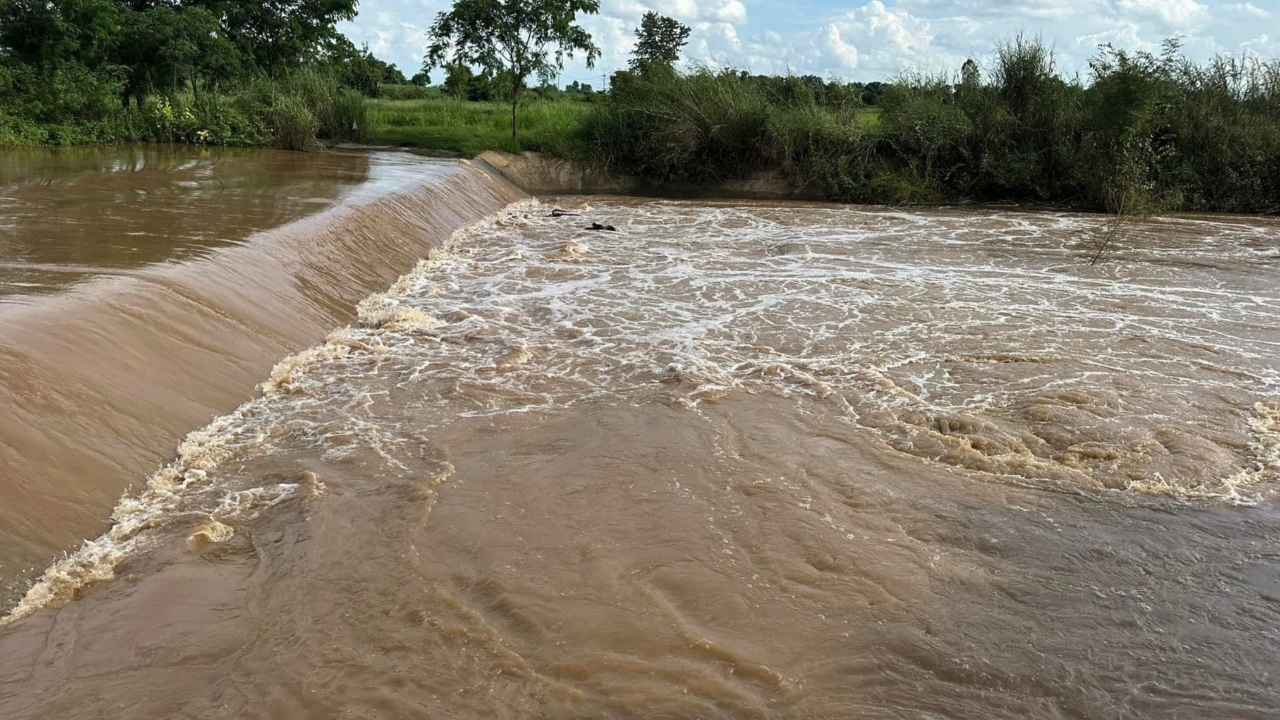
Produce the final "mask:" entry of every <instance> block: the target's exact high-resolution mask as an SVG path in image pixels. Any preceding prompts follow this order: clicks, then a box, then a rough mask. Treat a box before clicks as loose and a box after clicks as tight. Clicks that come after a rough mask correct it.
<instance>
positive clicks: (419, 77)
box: [409, 71, 431, 87]
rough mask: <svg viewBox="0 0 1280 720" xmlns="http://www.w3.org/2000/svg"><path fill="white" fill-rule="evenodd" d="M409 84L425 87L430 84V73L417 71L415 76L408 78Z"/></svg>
mask: <svg viewBox="0 0 1280 720" xmlns="http://www.w3.org/2000/svg"><path fill="white" fill-rule="evenodd" d="M409 83H410V84H412V85H417V86H418V87H426V86H428V85H430V84H431V73H429V72H423V71H418V73H417V74H415V75H414V76H413V77H411V78H409Z"/></svg>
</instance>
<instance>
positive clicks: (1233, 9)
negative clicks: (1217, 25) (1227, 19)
mask: <svg viewBox="0 0 1280 720" xmlns="http://www.w3.org/2000/svg"><path fill="white" fill-rule="evenodd" d="M1222 9H1223V10H1225V11H1226V12H1228V13H1231V14H1233V15H1239V16H1240V17H1246V18H1255V19H1262V20H1265V19H1267V18H1269V17H1271V12H1270V11H1269V10H1263V9H1262V8H1260V7H1258V6H1257V5H1254V4H1253V3H1236V4H1234V5H1223V6H1222Z"/></svg>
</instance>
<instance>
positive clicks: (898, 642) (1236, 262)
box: [0, 156, 1280, 719]
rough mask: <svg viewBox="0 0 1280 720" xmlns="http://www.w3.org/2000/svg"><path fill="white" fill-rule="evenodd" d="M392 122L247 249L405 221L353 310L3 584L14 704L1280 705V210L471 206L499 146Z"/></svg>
mask: <svg viewBox="0 0 1280 720" xmlns="http://www.w3.org/2000/svg"><path fill="white" fill-rule="evenodd" d="M379 162H383V163H387V164H389V165H390V166H394V167H395V168H397V169H395V170H394V171H388V172H390V173H391V174H392V175H394V177H395V178H397V180H396V183H395V185H394V187H390V188H387V189H384V190H380V191H378V192H372V191H371V190H370V189H369V188H367V187H366V186H365V185H362V186H361V187H364V188H365V190H362V191H361V192H363V193H366V194H367V195H366V199H365V200H361V201H359V203H363V204H355V205H351V204H344V203H347V201H345V200H341V201H338V203H337V205H336V206H335V207H336V208H338V209H337V210H330V211H326V212H327V213H329V214H327V215H321V216H319V217H313V218H312V219H311V220H306V221H303V222H301V223H294V224H291V225H286V226H285V230H284V231H270V233H268V234H267V235H266V236H262V235H258V236H254V239H251V240H248V241H246V242H245V243H243V244H241V245H237V246H236V247H235V248H233V249H238V248H247V249H252V248H255V247H258V248H259V249H258V250H257V252H259V253H263V252H265V250H264V249H263V248H268V247H274V246H275V242H276V241H275V240H271V239H270V238H274V237H275V236H276V233H278V232H284V233H285V235H286V236H287V237H288V238H295V239H296V240H292V241H290V242H291V243H292V244H290V242H287V243H285V244H288V245H289V247H290V248H291V250H290V252H292V253H294V255H293V257H300V258H313V262H314V263H315V264H316V265H320V264H321V258H323V259H324V260H325V261H327V263H328V264H326V267H331V266H332V265H337V266H339V267H347V266H348V265H343V263H344V262H345V263H349V264H358V263H359V262H372V261H373V258H374V257H375V256H377V258H378V261H379V262H381V263H383V264H382V265H380V267H392V266H394V265H396V264H397V263H400V264H401V267H400V270H402V271H403V270H409V266H410V265H411V264H412V263H411V262H403V263H402V262H401V260H402V259H404V258H407V257H410V256H412V255H414V254H416V255H418V256H425V259H423V260H422V261H421V262H419V263H418V264H417V266H416V267H415V268H413V269H412V270H409V272H407V274H405V275H403V276H402V277H400V279H399V280H397V281H395V282H394V284H392V285H391V286H390V288H389V289H385V290H384V291H383V292H377V293H374V294H372V295H369V294H368V293H369V292H371V291H372V289H374V288H373V287H370V286H376V285H377V284H378V282H381V283H382V288H385V287H386V284H387V283H388V282H390V278H387V279H385V280H381V281H379V280H378V279H376V277H381V275H380V274H379V273H369V277H368V280H367V281H366V282H364V283H363V284H358V283H349V282H346V281H343V280H341V279H340V278H321V277H316V278H314V279H313V280H312V281H311V284H310V285H309V286H310V287H313V288H314V287H316V286H320V287H324V288H328V289H329V292H337V290H335V288H338V287H342V288H343V290H344V294H343V295H342V298H343V299H342V300H335V301H333V302H332V303H331V304H330V305H329V306H327V307H333V308H338V309H334V310H333V311H332V319H331V320H329V325H330V326H331V327H332V326H338V325H341V324H342V323H343V322H344V321H345V320H347V319H348V318H350V319H352V320H353V321H352V322H351V323H350V324H349V325H346V326H344V327H340V328H338V329H336V330H334V331H333V332H331V333H330V334H329V335H328V337H327V339H326V340H325V341H324V342H323V343H321V344H318V345H314V346H312V347H309V348H306V349H302V348H303V347H304V346H305V345H306V341H304V340H299V341H295V342H292V343H280V344H279V345H280V346H289V347H288V349H289V350H294V351H295V352H293V354H291V355H288V356H287V357H285V358H284V359H283V360H281V361H280V362H278V363H277V364H276V365H275V367H274V368H273V369H271V370H270V372H269V373H268V372H266V370H265V368H264V369H263V370H262V371H261V372H260V373H259V375H258V378H257V379H261V380H263V381H262V383H261V384H260V385H259V387H258V390H257V392H256V393H255V394H253V395H252V397H251V399H248V400H247V401H246V402H244V403H243V404H242V405H240V406H239V407H238V408H235V409H234V410H231V408H229V407H226V408H222V410H224V411H226V410H229V411H230V412H228V413H227V414H225V415H221V416H219V417H217V418H216V419H214V420H213V422H212V423H210V424H209V425H207V426H205V427H203V428H201V429H199V430H196V431H195V432H192V433H191V434H189V435H187V436H186V438H185V439H184V440H183V441H182V442H181V443H180V444H179V445H178V449H177V452H176V454H174V453H170V459H171V462H169V463H168V464H167V465H165V466H164V467H163V468H161V469H160V470H158V471H156V472H155V473H154V474H152V475H151V476H150V479H149V480H148V482H147V484H146V486H145V487H142V488H136V489H135V490H134V492H133V493H132V494H130V495H129V496H128V497H127V498H126V499H125V500H124V501H122V502H121V503H120V504H119V505H117V506H116V508H115V511H114V520H115V522H114V525H113V526H112V527H111V529H110V530H108V531H107V532H106V533H105V534H103V535H102V536H101V537H98V538H97V539H95V540H92V541H90V542H89V543H87V544H86V545H84V546H83V547H82V548H81V549H79V550H78V551H76V552H74V553H72V554H70V555H68V556H67V557H64V558H62V559H60V560H59V561H58V562H56V563H55V564H54V565H53V566H52V567H51V568H50V569H49V570H48V571H47V572H45V574H44V575H43V577H41V578H40V579H39V580H38V581H37V582H36V583H35V584H34V585H33V586H32V588H31V589H30V590H29V591H28V592H27V593H26V594H25V597H24V598H23V599H22V600H21V602H19V603H18V604H16V606H15V609H14V610H13V612H12V613H11V614H10V615H9V623H8V624H7V625H5V626H3V627H0V714H2V715H3V716H4V717H12V718H28V717H30V718H37V717H68V718H72V717H128V718H140V719H146V718H167V717H201V718H212V717H226V718H258V717H261V718H299V719H301V718H317V717H368V718H372V717H388V718H390V717H397V718H434V717H451V718H452V717H507V718H534V717H555V718H579V717H580V718H588V717H589V718H600V717H616V718H629V717H637V718H660V717H672V718H675V717H682V718H683V717H702V718H716V717H723V718H757V717H758V718H863V717H865V718H885V717H901V718H919V717H947V718H998V717H1009V718H1027V717H1036V718H1039V717H1061V718H1086V717H1125V718H1167V717H1196V718H1269V717H1275V716H1276V714H1277V713H1280V690H1278V689H1277V684H1276V683H1275V658H1276V655H1277V651H1278V650H1280V632H1278V631H1277V629H1276V628H1277V624H1278V623H1277V621H1278V620H1280V552H1277V550H1276V549H1275V538H1276V536H1277V531H1280V511H1278V510H1277V505H1276V499H1277V498H1276V493H1277V487H1278V485H1277V480H1280V361H1277V360H1276V354H1277V348H1278V347H1280V322H1277V320H1278V319H1280V262H1277V261H1278V260H1280V254H1278V253H1277V247H1278V243H1277V239H1278V238H1280V224H1277V223H1275V222H1274V221H1268V220H1255V219H1243V218H1226V217H1215V218H1208V217H1181V218H1169V219H1161V220H1154V221H1151V222H1149V223H1146V224H1143V225H1141V226H1139V227H1137V228H1135V229H1134V230H1133V231H1132V232H1129V233H1128V234H1127V235H1126V236H1125V237H1124V238H1123V240H1122V241H1121V242H1120V243H1119V244H1118V245H1117V246H1116V247H1115V248H1114V249H1113V250H1112V251H1109V252H1108V254H1107V255H1106V256H1105V260H1104V262H1103V263H1101V264H1100V265H1098V266H1095V267H1090V266H1088V265H1087V261H1088V257H1089V255H1090V251H1091V250H1092V249H1093V247H1094V244H1095V243H1096V242H1097V241H1098V240H1099V238H1100V237H1101V234H1102V233H1101V230H1100V225H1101V221H1100V219H1099V218H1096V217H1091V216H1085V215H1074V214H1069V213H1030V212H1017V211H1012V210H913V211H901V210H893V211H891V210H886V209H868V208H844V207H833V206H823V205H800V204H792V205H786V204H772V205H768V204H754V203H742V202H696V203H690V202H656V201H634V200H621V199H592V200H589V201H586V200H582V199H572V198H559V199H545V200H542V201H534V200H528V199H523V200H518V201H516V202H514V203H512V204H510V205H507V206H506V207H505V208H504V209H502V210H501V211H500V212H496V213H492V212H491V211H492V210H495V209H497V208H498V207H500V206H502V205H504V204H506V203H507V202H509V201H511V200H514V199H515V197H516V194H515V193H512V192H511V191H509V190H506V189H504V188H502V187H501V186H500V184H498V183H496V181H493V180H491V179H490V178H489V177H488V176H487V175H484V174H483V173H482V172H481V171H480V170H479V169H473V168H466V167H461V166H456V165H447V166H446V165H438V164H432V163H426V162H419V161H411V160H398V161H393V160H388V159H383V160H376V156H375V160H371V167H373V166H376V165H377V164H378V163H379ZM402 165H407V166H409V167H410V168H411V170H405V169H403V167H401V166H402ZM423 177H426V178H428V179H427V180H423V179H422V178H423ZM366 185H367V184H366ZM370 198H371V199H370ZM351 202H356V201H351ZM557 205H558V206H560V207H573V209H574V210H575V211H578V212H581V213H583V217H559V218H552V217H548V215H549V211H550V210H551V208H552V207H555V206H557ZM458 207H464V208H465V210H464V211H461V212H460V211H456V210H454V211H452V212H453V214H447V213H448V212H451V211H450V210H448V209H450V208H458ZM486 207H488V208H489V209H488V210H485V209H484V208H486ZM343 208H346V209H343ZM446 214H447V215H446ZM348 215H350V216H355V217H359V218H360V222H354V221H351V220H349V219H347V218H348ZM482 215H487V217H485V218H484V219H483V220H479V218H480V217H481V216H482ZM476 220H479V221H478V222H475V221H476ZM592 220H599V221H601V222H607V223H609V224H612V225H615V226H617V227H618V228H619V232H616V233H600V232H591V231H588V230H585V229H583V226H584V225H585V224H587V222H590V221H592ZM467 223H469V224H467ZM464 224H467V226H466V227H464V228H462V229H460V230H457V231H456V232H453V233H452V235H451V236H449V239H448V242H442V240H443V237H444V236H445V235H446V234H447V233H444V234H442V230H441V228H445V227H458V226H461V225H464ZM317 237H319V238H322V241H320V242H317V240H316V238H317ZM343 238H351V240H349V241H344V240H342V239H343ZM341 242H347V243H349V244H347V245H345V247H347V248H349V250H347V251H346V252H344V253H337V252H335V251H332V250H326V249H325V248H330V247H332V246H333V245H332V244H333V243H341ZM373 243H379V244H377V245H373ZM317 248H319V249H317ZM228 251H229V250H227V249H219V250H217V251H216V252H214V253H213V255H212V256H206V257H203V258H201V259H196V260H183V261H180V262H177V263H175V264H173V267H170V266H167V265H166V266H165V269H164V272H167V273H175V272H179V271H183V269H188V270H186V272H188V273H189V274H190V276H191V277H193V278H197V279H203V278H205V277H208V276H210V275H211V274H213V273H210V272H209V270H208V268H207V266H208V265H210V264H211V263H216V262H219V258H221V257H222V256H221V255H220V254H219V253H224V252H228ZM392 253H394V254H392ZM335 258H337V260H335ZM229 266H230V265H229ZM155 272H160V271H159V270H156V271H155ZM375 276H376V277H375ZM215 277H216V275H215ZM117 281H118V280H116V279H114V278H113V282H117ZM94 282H96V281H90V282H89V283H88V285H90V286H91V285H92V284H93V283H94ZM326 283H328V284H326ZM287 285H288V283H283V282H281V281H280V280H278V279H275V278H274V277H273V276H263V277H261V278H258V277H256V276H251V277H248V278H243V279H242V280H241V281H240V282H239V283H236V284H235V285H234V288H233V287H231V286H230V285H228V286H227V290H226V293H225V294H224V295H220V296H219V297H221V298H224V300H223V302H230V301H231V300H230V299H231V298H234V297H236V296H237V293H238V294H241V295H249V296H256V295H257V294H259V293H271V295H270V297H271V298H274V297H275V293H278V292H282V290H281V286H287ZM79 287H80V286H73V287H72V288H71V289H70V290H67V291H64V292H66V293H70V296H75V294H76V293H78V292H82V291H81V290H79V289H78V288H79ZM382 288H379V289H382ZM233 289H234V290H235V292H234V293H233V292H232V290H233ZM366 295H367V297H364V299H363V300H360V301H359V303H358V307H357V308H356V310H355V313H354V317H353V316H352V315H346V316H345V317H344V311H342V310H341V309H340V308H341V307H342V303H343V302H348V303H354V302H355V300H356V299H358V297H361V296H366ZM60 297H61V295H59V296H58V298H55V302H56V301H57V300H58V299H59V298H60ZM33 304H34V305H36V306H42V304H44V305H47V304H50V303H49V302H48V301H44V300H40V301H36V302H34V303H33ZM288 307H291V306H288V305H285V304H284V303H283V302H263V303H262V311H261V314H260V315H258V316H255V317H258V318H260V319H259V320H258V322H260V323H264V324H265V323H267V322H270V321H274V322H280V318H281V317H288V316H289V313H290V312H292V311H290V310H288V309H287V308H288ZM347 307H348V308H349V307H350V305H348V306H347ZM346 312H347V313H350V310H347V311H346ZM141 315H142V313H139V316H141ZM105 321H106V320H105V319H100V320H99V321H98V323H99V324H101V323H103V322H105ZM324 321H325V320H324V319H323V318H317V319H316V320H315V322H314V323H313V324H310V325H308V327H309V328H314V327H317V326H319V325H322V324H323V322H324ZM108 330H110V329H104V330H103V332H107V331H108ZM198 330H199V329H198V328H189V329H187V330H186V331H185V332H182V333H176V332H174V331H173V330H167V331H165V332H164V336H165V337H169V336H172V337H175V338H177V339H176V340H174V341H173V343H172V344H171V346H169V349H168V350H166V351H165V352H164V353H157V354H155V355H152V356H151V358H152V359H150V360H149V361H148V362H149V363H158V362H161V360H160V359H158V358H164V357H166V356H167V355H168V354H170V353H174V352H178V350H177V349H176V348H177V347H178V346H180V345H182V344H184V343H191V342H193V339H198V338H202V337H203V335H202V333H201V332H199V331H198ZM3 337H4V339H5V341H8V340H9V338H10V335H8V334H7V333H6V335H4V336H3ZM202 344H206V345H207V343H202ZM266 351H267V350H264V353H265V352H266ZM286 354H287V351H286V352H280V353H279V355H277V358H279V357H281V356H284V355H286ZM106 355H107V353H104V352H102V351H99V353H98V356H101V357H105V356H106ZM254 357H258V355H255V356H254ZM67 364H68V365H70V366H72V367H85V368H88V367H91V365H92V363H90V362H89V361H87V360H76V359H74V358H72V359H70V360H68V361H67ZM246 364H247V363H246ZM250 370H252V368H249V369H247V370H246V372H245V374H249V371H250ZM174 375H175V376H177V375H178V372H177V371H176V370H175V371H174ZM138 377H139V380H137V382H138V383H141V384H142V386H149V382H150V381H151V380H152V377H153V375H152V374H142V375H140V376H138ZM159 377H163V375H161V376H159ZM263 378H265V379H263ZM244 382H245V381H240V384H239V385H237V386H236V391H237V392H239V393H240V399H245V398H250V394H249V393H248V391H247V390H246V389H245V385H244ZM174 392H178V393H179V394H180V392H181V391H180V390H179V391H174ZM229 394H230V393H229ZM15 402H16V401H15ZM68 402H71V401H70V400H69V401H68ZM117 412H119V411H118V410H117ZM205 412H208V410H207V409H206V410H205ZM46 422H54V421H53V420H47V421H46ZM184 422H187V424H186V425H185V426H183V425H182V424H181V423H178V422H173V423H169V424H166V425H164V426H163V430H154V431H153V432H168V433H169V434H170V436H172V435H173V434H174V433H177V434H180V433H181V432H184V431H186V430H190V429H192V427H194V423H191V422H189V421H186V420H184ZM4 432H5V433H6V434H4V435H0V437H5V438H6V441H7V439H8V437H9V436H8V433H9V432H10V431H9V430H4ZM137 458H138V459H137V460H136V462H137V463H144V462H152V463H155V462H156V461H157V459H158V458H156V457H155V454H154V453H153V454H152V455H145V454H139V455H138V456H137ZM52 477H60V478H61V476H52ZM61 479H62V480H63V482H64V483H65V484H68V485H72V486H74V485H75V481H74V480H73V479H69V478H61ZM28 482H31V483H35V482H37V480H35V479H33V480H29V481H28ZM39 482H42V483H50V482H52V480H51V479H47V478H43V479H39ZM125 482H127V481H117V482H116V484H115V487H116V488H117V489H119V488H120V487H123V486H124V484H125ZM5 492H6V493H7V492H8V491H7V490H5ZM5 497H6V498H7V497H8V495H7V494H6V495H5ZM50 502H51V503H52V502H53V501H50ZM35 512H38V510H37V509H34V508H33V509H28V510H26V511H25V515H28V516H31V515H33V513H35ZM2 519H3V518H0V520H2ZM3 527H5V528H6V529H8V528H10V527H11V526H10V525H8V524H5V525H4V526H3ZM83 531H84V527H83V526H77V528H76V529H75V532H81V533H82V535H90V534H92V533H91V532H83ZM15 534H20V533H16V532H15Z"/></svg>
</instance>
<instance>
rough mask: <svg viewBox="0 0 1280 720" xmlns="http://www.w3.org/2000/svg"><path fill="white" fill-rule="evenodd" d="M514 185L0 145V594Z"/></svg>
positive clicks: (363, 162)
mask: <svg viewBox="0 0 1280 720" xmlns="http://www.w3.org/2000/svg"><path fill="white" fill-rule="evenodd" d="M441 194H445V195H448V194H452V196H453V199H452V202H450V203H449V204H447V205H445V204H441V203H440V202H439V199H438V198H439V196H440V195H441ZM514 197H515V194H514V193H513V192H512V191H511V190H510V189H507V188H502V187H500V186H498V185H496V184H495V183H494V182H493V181H492V180H490V179H489V178H487V177H484V176H482V175H480V174H479V173H477V172H475V171H473V170H469V169H466V168H462V167H459V166H458V165H457V164H456V163H439V162H436V163H431V162H425V161H422V160H420V159H416V158H413V157H412V156H402V155H396V154H374V155H367V154H358V153H336V152H334V153H308V154H302V153H290V152H282V151H253V152H249V151H231V150H208V151H191V150H187V149H169V150H165V149H157V148H138V149H128V148H126V149H119V148H105V149H104V148H95V149H87V150H81V149H69V150H61V151H56V152H51V151H48V150H31V151H23V150H8V151H6V152H4V153H0V407H3V408H4V410H3V411H2V412H0V605H4V606H6V607H8V606H10V605H12V604H13V602H15V601H16V600H17V599H18V598H19V597H21V595H22V593H23V589H24V588H25V586H26V584H27V581H28V580H29V579H31V578H32V577H33V576H35V575H38V574H39V573H40V571H41V569H43V568H44V567H45V566H47V565H48V564H49V562H50V561H51V560H52V559H53V558H54V557H55V555H56V554H57V553H58V552H59V551H61V550H63V549H66V548H73V547H74V546H75V544H76V543H78V542H79V541H80V540H82V539H83V538H86V537H92V536H94V535H96V534H98V533H100V532H102V530H103V529H104V527H105V525H106V522H107V519H108V517H109V515H110V513H111V508H112V506H113V505H115V503H116V502H117V500H119V498H120V493H121V491H122V490H124V489H125V488H126V487H129V486H131V485H132V486H135V487H136V486H137V485H138V484H139V483H140V482H141V481H142V480H144V479H145V478H146V476H147V475H148V474H150V473H151V472H153V471H154V470H155V468H156V467H157V466H158V465H159V464H160V463H161V462H162V461H164V460H166V459H168V458H171V457H172V456H173V449H174V447H175V446H176V445H177V443H178V441H179V440H180V439H181V438H182V436H183V435H184V434H186V433H187V432H189V431H191V430H194V429H196V428H198V427H200V426H202V425H204V424H205V423H207V422H208V421H209V420H210V418H212V417H213V416H215V415H217V414H219V413H225V412H227V411H230V410H232V409H234V408H235V407H236V406H237V405H238V404H240V403H241V402H243V401H244V400H245V399H246V398H247V397H249V396H250V394H251V392H252V390H253V387H254V385H255V384H256V383H257V382H259V381H260V380H261V379H262V378H263V377H264V376H265V374H266V373H267V372H268V371H269V370H270V368H271V366H272V365H273V364H274V363H275V362H276V361H278V360H279V359H280V358H282V357H284V356H285V355H287V354H289V353H291V352H295V351H297V350H300V349H303V348H305V347H307V346H309V345H312V344H314V343H316V342H318V341H320V340H323V338H324V336H325V334H326V333H328V332H329V331H330V330H332V329H333V328H334V327H335V326H338V325H341V324H343V323H346V322H348V321H349V320H350V319H351V318H352V317H353V316H354V308H355V304H356V303H357V302H358V301H359V300H360V299H361V298H363V297H365V296H367V295H368V294H369V293H371V292H374V291H376V290H382V289H385V288H386V287H387V285H388V284H389V283H390V282H391V281H393V280H394V279H395V278H396V277H397V276H398V275H399V274H400V273H403V272H404V271H405V270H406V269H408V268H411V267H412V266H413V263H414V262H415V261H416V260H417V258H419V257H421V256H422V255H423V254H425V253H426V252H427V250H428V249H429V248H430V247H432V246H433V245H436V244H439V243H440V242H442V241H444V240H445V239H447V238H448V237H449V234H450V232H452V230H453V229H455V228H456V227H457V226H458V225H459V224H462V223H466V222H471V221H474V220H477V219H479V218H481V217H483V216H484V215H486V214H488V213H490V212H493V211H494V210H496V209H498V208H500V207H502V206H503V205H504V204H506V203H507V202H509V201H510V200H512V199H513V198H514Z"/></svg>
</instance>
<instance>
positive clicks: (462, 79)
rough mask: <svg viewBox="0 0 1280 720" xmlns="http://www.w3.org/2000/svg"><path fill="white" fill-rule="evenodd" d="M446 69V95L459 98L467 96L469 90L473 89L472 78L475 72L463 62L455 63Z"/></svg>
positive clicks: (444, 85)
mask: <svg viewBox="0 0 1280 720" xmlns="http://www.w3.org/2000/svg"><path fill="white" fill-rule="evenodd" d="M445 70H446V72H445V76H444V84H443V87H444V93H445V95H448V96H450V97H452V98H455V99H458V100H461V99H463V98H465V97H467V92H468V91H469V90H470V89H471V78H472V76H473V75H474V74H475V73H472V72H471V68H469V67H467V66H466V65H465V64H463V63H453V64H452V65H450V66H449V67H447V68H446V69H445Z"/></svg>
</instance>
